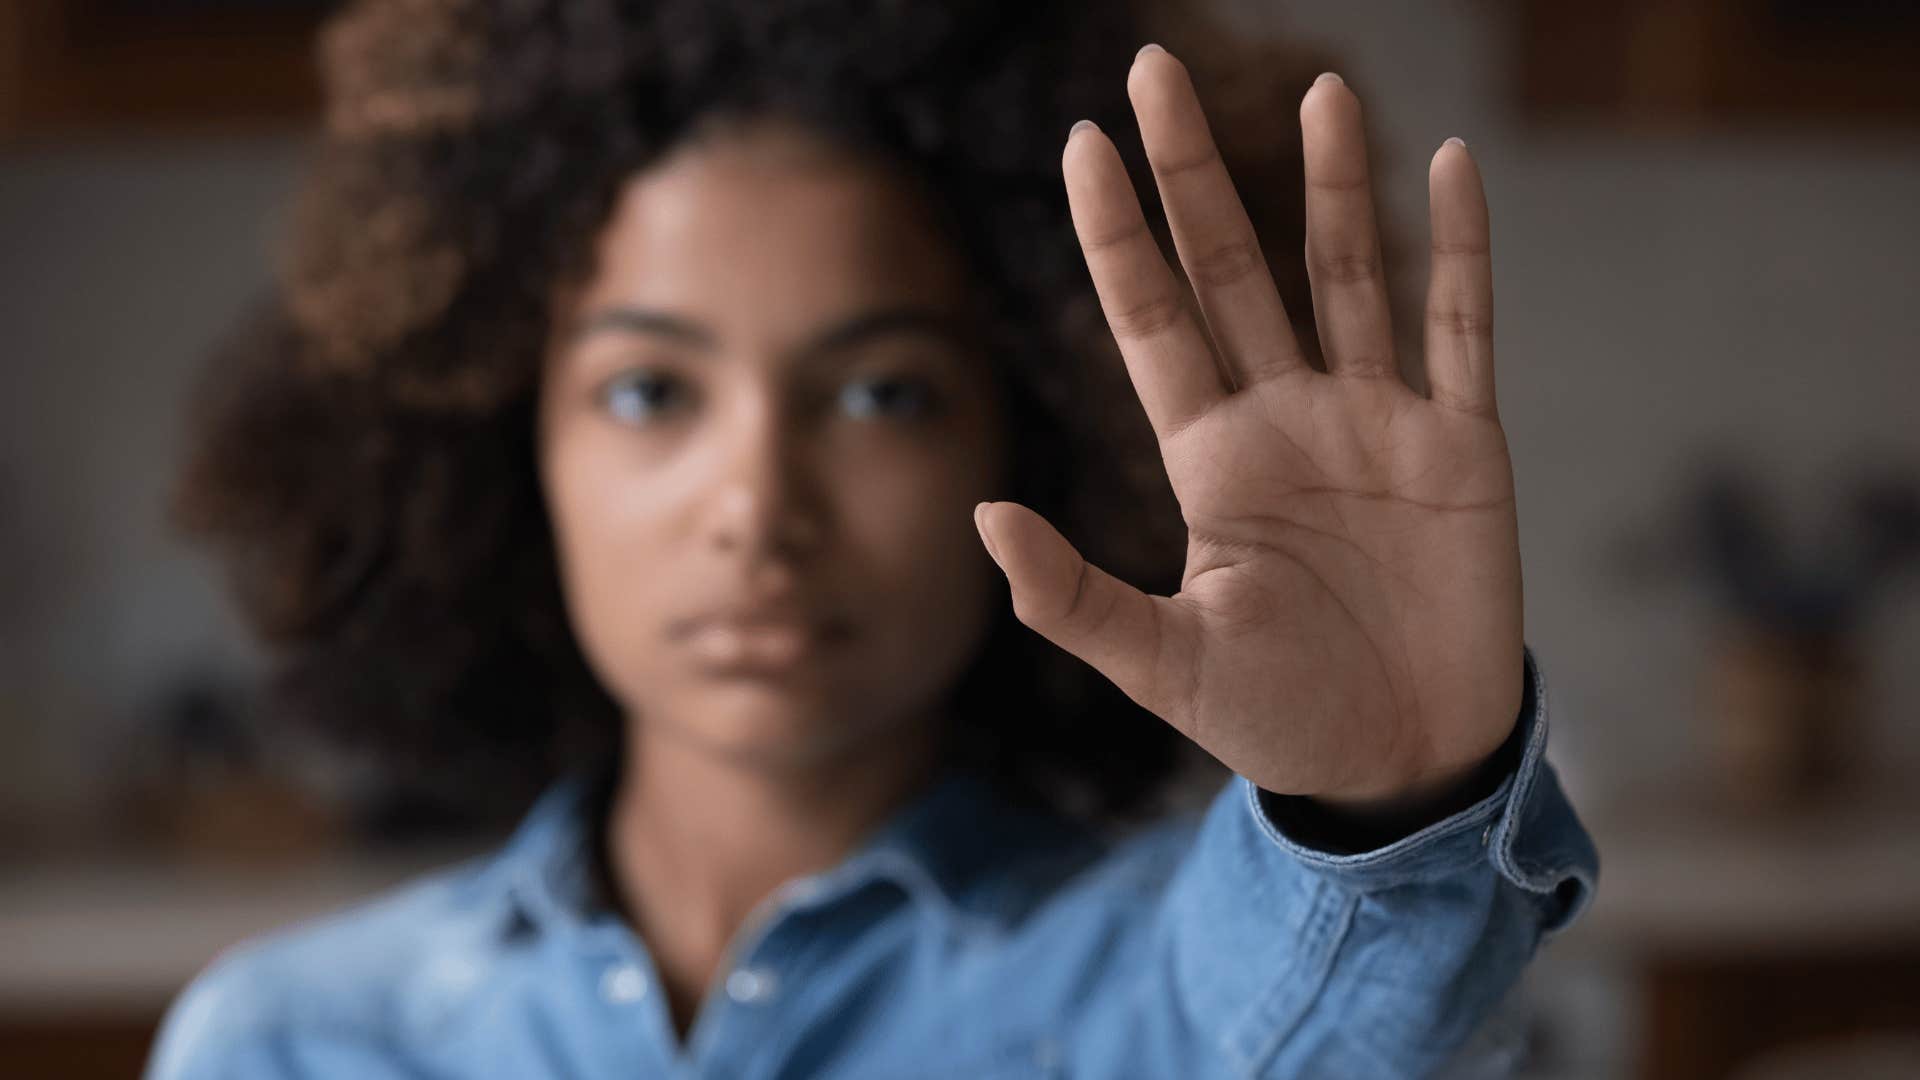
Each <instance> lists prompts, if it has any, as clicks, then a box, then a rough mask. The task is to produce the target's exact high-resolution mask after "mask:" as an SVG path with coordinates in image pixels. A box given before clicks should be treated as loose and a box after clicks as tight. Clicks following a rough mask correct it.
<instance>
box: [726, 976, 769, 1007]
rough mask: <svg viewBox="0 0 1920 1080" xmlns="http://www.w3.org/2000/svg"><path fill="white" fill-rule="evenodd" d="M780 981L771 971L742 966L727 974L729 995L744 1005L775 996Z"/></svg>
mask: <svg viewBox="0 0 1920 1080" xmlns="http://www.w3.org/2000/svg"><path fill="white" fill-rule="evenodd" d="M779 983H780V980H779V979H778V978H777V977H776V976H775V975H774V974H773V972H771V971H767V970H764V969H761V968H741V969H740V970H738V971H735V972H733V973H732V974H730V975H728V976H727V996H728V997H730V998H732V999H733V1000H735V1001H737V1002H739V1003H740V1004H742V1005H754V1004H757V1003H759V1002H762V1001H766V1000H767V999H769V998H771V997H773V995H774V991H775V990H777V989H778V988H779Z"/></svg>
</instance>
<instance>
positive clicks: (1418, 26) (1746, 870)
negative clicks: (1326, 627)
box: [0, 0, 1920, 1078]
mask: <svg viewBox="0 0 1920 1080" xmlns="http://www.w3.org/2000/svg"><path fill="white" fill-rule="evenodd" d="M1213 2H1214V3H1215V4H1216V5H1217V6H1219V7H1220V8H1221V9H1222V10H1223V11H1225V12H1226V13H1227V14H1229V15H1230V16H1231V18H1232V19H1233V20H1234V22H1235V24H1236V25H1238V26H1240V27H1242V28H1244V31H1245V32H1246V33H1247V34H1249V35H1289V36H1293V37H1296V38H1299V39H1301V40H1303V41H1306V42H1309V43H1311V44H1312V45H1314V46H1317V47H1319V48H1322V49H1324V50H1325V51H1326V52H1327V53H1328V54H1330V55H1333V56H1337V57H1341V58H1342V60H1341V62H1340V63H1341V66H1340V70H1341V72H1342V74H1343V75H1344V76H1345V77H1346V78H1347V80H1348V82H1349V83H1351V84H1353V85H1354V86H1355V87H1356V89H1357V90H1358V92H1359V93H1360V95H1361V96H1362V98H1363V100H1365V101H1366V102H1367V103H1368V105H1367V107H1368V110H1369V112H1368V122H1369V125H1370V133H1371V135H1372V137H1373V139H1374V142H1375V154H1376V161H1377V162H1378V164H1377V166H1376V169H1377V175H1376V185H1377V187H1378V189H1379V191H1380V197H1381V199H1382V201H1383V203H1384V209H1385V212H1386V213H1387V215H1388V216H1389V217H1390V218H1391V219H1395V220H1397V221H1398V222H1399V223H1400V226H1401V227H1402V228H1410V229H1414V230H1419V229H1423V228H1424V222H1425V214H1426V193H1425V188H1424V175H1425V163H1426V161H1427V156H1428V154H1430V153H1431V151H1432V149H1433V148H1434V147H1435V146H1437V145H1438V144H1439V143H1440V141H1441V140H1443V139H1444V138H1446V137H1448V136H1451V135H1459V136H1461V137H1463V138H1464V139H1466V141H1467V142H1468V144H1469V145H1470V146H1471V147H1472V148H1473V150H1474V152H1475V154H1476V156H1477V158H1478V160H1479V162H1480V164H1481V168H1482V170H1483V172H1484V174H1485V177H1486V183H1487V187H1488V195H1489V200H1490V203H1491V206H1492V210H1493V218H1494V249H1495V276H1496V296H1497V298H1498V300H1497V304H1498V321H1499V330H1498V348H1499V363H1500V376H1499V380H1500V397H1501V411H1502V414H1503V418H1504V421H1505V424H1506V428H1507V434H1508V437H1509V439H1510V441H1511V444H1512V448H1513V457H1514V461H1515V466H1516V470H1517V479H1518V483H1519V498H1520V525H1521V539H1522V546H1523V555H1524V560H1525V572H1526V585H1527V588H1526V604H1527V607H1526V618H1527V639H1528V641H1529V643H1530V644H1531V645H1532V646H1533V648H1534V650H1535V651H1536V653H1537V654H1538V656H1539V657H1540V659H1541V662H1542V665H1543V667H1544V670H1545V673H1546V679H1547V684H1548V694H1549V700H1550V707H1551V712H1552V717H1553V725H1554V726H1553V743H1552V753H1551V758H1552V760H1553V761H1554V763H1555V765H1556V767H1557V768H1558V769H1559V771H1560V773H1561V776H1562V779H1563V782H1564V783H1565V785H1566V786H1567V788H1568V789H1569V791H1570V793H1571V794H1572V796H1573V798H1574V801H1575V803H1576V805H1578V806H1579V807H1580V808H1581V811H1582V813H1583V815H1584V816H1585V818H1586V819H1587V821H1588V823H1589V825H1590V826H1591V828H1592V829H1593V831H1594V833H1595V835H1596V838H1597V839H1598V841H1599V844H1600V848H1601V853H1602V862H1603V869H1602V885H1601V889H1600V894H1599V899H1598V902H1597V903H1596V905H1595V907H1594V908H1593V910H1592V911H1591V912H1590V914H1589V916H1588V918H1587V919H1586V920H1585V921H1584V922H1583V923H1582V924H1581V925H1580V926H1578V927H1577V928H1576V929H1574V930H1573V931H1571V932H1569V933H1567V934H1566V935H1564V936H1563V937H1561V938H1559V939H1557V940H1556V941H1554V942H1552V943H1551V944H1550V945H1549V946H1548V947H1547V948H1546V949H1545V950H1544V952H1543V954H1542V957H1541V960H1540V962H1539V963H1538V964H1537V965H1536V967H1535V968H1534V969H1533V970H1532V971H1531V972H1530V973H1529V976H1528V980H1527V983H1526V984H1525V986H1524V987H1523V992H1522V994H1521V995H1520V997H1519V999H1518V1001H1517V1011H1516V1014H1515V1016H1514V1018H1513V1019H1514V1022H1516V1023H1519V1024H1522V1025H1524V1027H1525V1030H1526V1032H1527V1043H1528V1047H1529V1050H1528V1058H1527V1062H1526V1065H1525V1069H1526V1075H1529V1076H1537V1077H1572V1078H1602V1077H1663V1078H1664V1077H1688V1078H1702V1077H1723V1076H1726V1077H1743V1078H1761V1077H1765V1078H1782V1077H1802V1076H1807V1077H1816V1076H1817V1077H1854V1076H1861V1077H1864V1076H1876V1077H1877V1076H1889V1077H1892V1076H1901V1077H1913V1076H1920V840H1916V839H1915V836H1916V827H1920V723H1917V722H1916V721H1917V720H1920V573H1916V572H1915V571H1916V569H1920V2H1913V0H1834V2H1820V3H1816V2H1813V0H1688V2H1680V0H1674V2H1656V0H1636V2H1619V3H1588V4H1567V3H1553V2H1550V0H1477V2H1470V0H1455V2H1435V0H1374V2H1371V3H1367V4H1353V3H1344V2H1340V0H1291V2H1285V3H1282V2H1278V0H1213ZM331 6H332V5H331V4H329V3H327V2H324V0H0V331H3V332H4V336H0V1062H5V1063H6V1064H5V1065H4V1066H0V1071H6V1072H7V1073H8V1074H9V1075H21V1076H42V1075H48V1076H69V1075H70V1076H90V1075H101V1076H125V1075H131V1074H133V1073H134V1072H136V1071H137V1069H138V1067H139V1064H140V1062H141V1061H142V1060H143V1059H144V1055H145V1052H146V1047H147V1042H148V1039H149V1038H150V1036H151V1033H152V1029H153V1025H154V1024H155V1023H156V1022H157V1020H158V1019H159V1016H160V1014H161V1011H162V1010H163V1009H164V1007H165V1005H166V1003H167V1002H168V1000H169V999H170V998H171V996H172V995H173V993H175V992H176V991H177V990H178V989H179V987H180V986H181V985H183V984H184V983H185V982H186V981H187V979H189V978H190V977H191V976H192V975H193V974H194V973H195V972H196V971H198V970H199V969H200V968H201V967H202V966H203V965H204V964H205V963H206V962H207V961H208V960H209V959H210V958H211V957H212V955H213V954H214V952H215V951H217V950H218V949H219V948H221V947H223V946H224V945H226V944H229V943H231V942H233V941H235V940H238V939H239V938H242V937H245V936H248V935H251V934H253V933H257V932H260V931H263V930H266V929H269V928H272V927H275V926H280V925H283V924H285V923H288V922H291V921H294V920H296V919H299V918H303V917H306V916H308V915H311V914H315V913H317V912H320V911H324V910H327V909H330V908H333V907H337V906H340V905H342V904H345V903H347V902H350V901H351V900H354V899H356V898H358V897H360V896H364V895H367V894H369V893H371V892H374V891H377V890H379V889H382V888H384V887H386V886H388V885H390V884H392V883H395V882H397V881H399V880H400V879H402V878H404V877H406V876H408V875H410V874H412V873H414V872H417V871H419V870H422V869H425V868H427V867H430V866H435V865H438V864H441V863H443V862H445V861H447V860H448V859H450V858H454V857H458V856H459V855H461V854H465V853H466V852H468V851H470V850H479V849H481V848H483V847H485V846H486V845H487V843H488V842H489V841H490V840H491V839H492V838H491V837H488V836H484V835H482V836H475V835H470V834H467V833H463V832H461V831H459V830H455V829H450V828H447V827H444V823H441V822H437V821H435V820H434V819H433V818H432V816H431V814H430V813H429V812H428V811H426V810H425V809H424V808H420V807H410V806H408V805H406V804H404V803H398V802H395V801H393V800H392V799H391V798H389V797H388V796H387V793H383V792H381V791H380V790H378V789H377V788H373V787H371V786H370V785H369V784H368V783H367V782H366V781H365V780H364V778H362V777H360V776H358V775H357V774H356V773H355V771H354V770H353V768H352V767H351V766H350V765H348V764H347V763H343V762H339V761H336V760H333V759H331V758H329V757H328V756H327V755H325V754H324V753H320V752H318V751H317V750H316V749H314V748H311V747H307V746H304V745H301V744H299V743H297V742H289V741H288V740H287V738H286V737H284V736H283V735H280V734H278V733H275V734H273V735H272V737H263V734H262V732H263V730H264V729H265V725H264V724H263V723H262V722H261V718H260V717H259V716H258V715H257V710H256V709H255V708H254V707H253V701H254V688H255V685H256V680H257V679H258V677H259V674H260V671H261V665H260V658H259V656H257V655H256V653H255V652H254V650H253V648H252V646H251V643H250V642H249V641H248V640H247V638H246V637H245V635H244V634H243V633H242V632H241V630H240V629H239V627H238V626H237V623H236V621H235V619H234V616H233V614H232V613H231V611H230V610H229V608H228V607H227V605H226V602H225V599H224V596H223V594H222V592H221V585H220V582H219V579H218V576H217V573H216V570H215V568H214V566H213V565H212V564H211V563H210V562H209V561H208V560H207V559H206V558H205V557H204V556H202V555H201V554H200V553H198V552H196V551H192V550H188V549H186V548H184V547H183V546H182V545H181V544H180V543H179V542H178V541H177V540H175V539H174V538H173V537H171V536H170V535H168V533H167V532H166V530H165V528H164V526H163V523H162V521H161V512H160V511H161V502H162V498H163V495H164V493H165V491H166V488H167V485H168V483H169V481H170V479H171V476H172V470H173V468H174V465H175V463H176V456H177V453H178V450H179V447H180V446H181V442H182V439H181V435H182V432H181V427H180V425H181V423H182V421H183V417H182V406H183V403H184V399H185V394H186V391H187V389H188V388H189V386H190V383H191V380H192V378H193V376H194V375H195V373H196V372H197V369H198V367H199V364H200V362H201V360H202V358H203V356H204V355H205V353H206V351H207V349H208V348H209V346H210V345H211V344H212V343H213V342H214V341H215V340H216V339H217V338H218V337H219V336H220V335H221V334H222V333H223V331H225V330H226V329H227V327H228V326H229V325H230V321H231V320H232V318H233V317H234V315H235V314H236V313H237V312H238V311H239V309H240V308H241V307H242V306H243V305H244V304H245V303H246V302H247V300H248V299H249V298H251V297H253V296H254V295H256V294H257V293H258V292H259V291H260V290H262V289H264V288H265V287H267V285H268V284H269V282H270V279H271V273H272V260H273V255H274V252H273V244H274V241H275V238H276V235H277V229H278V227H279V225H280V222H281V219H282V216H283V215H284V214H285V213H286V212H287V210H288V208H289V197H290V194H291V192H292V190H293V185H294V183H295V179H296V177H297V175H298V170H299V168H300V165H301V160H302V153H303V148H304V145H305V139H306V138H307V130H308V126H309V124H310V122H311V120H312V118H313V117H314V116H315V115H316V107H317V99H316V88H315V85H314V79H313V75H312V65H311V62H310V58H309V49H310V45H311V39H312V31H313V28H314V26H315V24H316V22H317V21H318V19H319V18H320V17H321V16H323V15H324V13H325V11H326V10H327V9H328V8H330V7H331ZM1275 115H1276V117H1277V118H1279V121H1277V122H1276V129H1275V137H1276V138H1297V137H1298V130H1297V126H1292V127H1290V126H1288V125H1287V124H1286V123H1283V122H1280V121H1284V120H1286V119H1287V118H1289V117H1290V113H1289V112H1288V110H1286V109H1283V108H1276V111H1275ZM1063 134H1064V133H1063ZM1231 164H1232V163H1231V162H1229V166H1231ZM1416 235H1417V232H1416ZM1401 269H1402V277H1403V278H1406V279H1407V281H1408V282H1409V283H1410V284H1409V287H1410V288H1413V289H1415V290H1417V289H1419V288H1420V287H1421V280H1422V276H1423V274H1424V268H1422V267H1413V268H1401ZM16 1068H18V1069H19V1070H20V1071H18V1072H15V1071H14V1070H15V1069H16Z"/></svg>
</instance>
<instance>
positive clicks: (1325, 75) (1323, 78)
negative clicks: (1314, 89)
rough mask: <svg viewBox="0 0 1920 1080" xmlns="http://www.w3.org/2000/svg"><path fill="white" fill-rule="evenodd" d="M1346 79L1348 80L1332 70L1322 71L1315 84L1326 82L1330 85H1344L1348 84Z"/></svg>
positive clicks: (1314, 81)
mask: <svg viewBox="0 0 1920 1080" xmlns="http://www.w3.org/2000/svg"><path fill="white" fill-rule="evenodd" d="M1346 81H1347V80H1345V79H1343V78H1341V77H1340V76H1338V75H1335V74H1334V73H1333V72H1331V71H1325V72H1321V74H1320V77H1319V78H1317V79H1315V80H1313V85H1315V86H1319V85H1320V84H1321V83H1326V84H1327V85H1329V86H1344V85H1346Z"/></svg>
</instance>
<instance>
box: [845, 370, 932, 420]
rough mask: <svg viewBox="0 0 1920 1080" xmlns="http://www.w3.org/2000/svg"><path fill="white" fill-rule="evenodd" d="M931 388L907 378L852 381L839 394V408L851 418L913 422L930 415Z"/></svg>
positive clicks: (930, 385)
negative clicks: (890, 417) (887, 417)
mask: <svg viewBox="0 0 1920 1080" xmlns="http://www.w3.org/2000/svg"><path fill="white" fill-rule="evenodd" d="M937 403H938V399H937V395H936V394H935V392H934V388H933V384H932V383H931V382H929V381H928V380H926V379H922V378H917V377H915V376H911V375H892V376H880V377H876V378H869V379H854V380H852V381H851V382H848V383H847V384H846V386H845V387H843V388H842V389H841V391H840V406H841V407H842V408H844V409H846V410H847V412H849V413H851V414H852V415H854V416H858V417H862V418H865V417H871V416H883V417H884V416H894V417H900V418H905V419H913V418H917V417H921V416H925V415H927V414H928V413H931V412H933V411H934V407H935V405H936V404H937Z"/></svg>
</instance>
